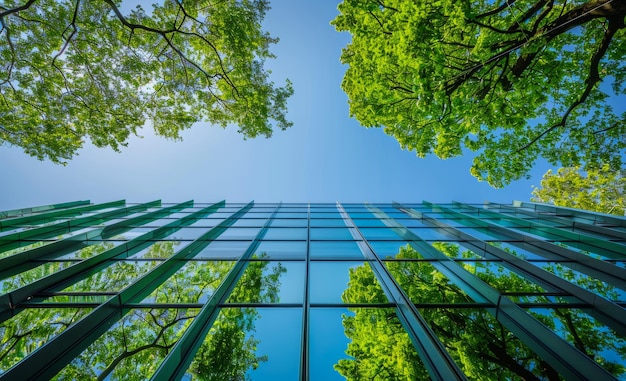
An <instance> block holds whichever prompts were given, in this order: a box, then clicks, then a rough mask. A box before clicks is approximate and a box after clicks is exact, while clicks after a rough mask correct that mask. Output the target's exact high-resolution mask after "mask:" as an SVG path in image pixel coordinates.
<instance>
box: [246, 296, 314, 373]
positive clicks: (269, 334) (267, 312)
mask: <svg viewBox="0 0 626 381" xmlns="http://www.w3.org/2000/svg"><path fill="white" fill-rule="evenodd" d="M256 311H257V312H258V313H259V317H258V319H257V320H256V321H255V326H256V329H255V331H254V332H246V335H248V336H249V335H251V334H253V335H254V337H255V338H256V339H257V340H259V344H258V346H257V355H259V356H261V355H267V361H266V362H262V363H260V364H259V367H258V368H257V369H256V370H250V371H248V373H247V376H249V377H250V379H251V380H253V381H266V380H267V381H270V380H271V381H275V380H297V379H298V373H299V371H300V346H301V343H300V336H301V335H302V310H301V309H300V308H257V309H256ZM312 379H313V378H312ZM320 380H322V379H320Z"/></svg>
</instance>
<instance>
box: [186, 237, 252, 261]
mask: <svg viewBox="0 0 626 381" xmlns="http://www.w3.org/2000/svg"><path fill="white" fill-rule="evenodd" d="M251 244H252V241H213V242H211V243H209V245H208V246H207V247H205V248H204V249H202V250H201V251H200V252H199V253H198V254H196V255H195V256H194V258H195V259H215V258H224V259H226V258H228V259H236V258H239V257H241V256H242V255H243V254H244V253H245V252H246V250H247V249H248V247H250V245H251Z"/></svg>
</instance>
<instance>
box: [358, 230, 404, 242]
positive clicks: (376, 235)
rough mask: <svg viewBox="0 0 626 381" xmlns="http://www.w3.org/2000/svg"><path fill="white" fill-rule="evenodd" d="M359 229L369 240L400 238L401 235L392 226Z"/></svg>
mask: <svg viewBox="0 0 626 381" xmlns="http://www.w3.org/2000/svg"><path fill="white" fill-rule="evenodd" d="M359 231H360V232H361V234H363V237H365V239H367V240H370V239H372V240H377V239H391V240H400V239H401V238H400V236H398V234H396V233H395V232H394V231H393V230H392V229H390V228H360V229H359Z"/></svg>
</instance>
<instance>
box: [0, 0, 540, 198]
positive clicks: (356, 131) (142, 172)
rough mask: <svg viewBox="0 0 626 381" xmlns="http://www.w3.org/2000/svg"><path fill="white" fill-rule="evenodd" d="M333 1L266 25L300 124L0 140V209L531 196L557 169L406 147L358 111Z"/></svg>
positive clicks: (281, 13)
mask: <svg viewBox="0 0 626 381" xmlns="http://www.w3.org/2000/svg"><path fill="white" fill-rule="evenodd" d="M338 3H339V1H333V0H317V1H305V0H272V1H271V5H272V9H271V10H270V11H269V13H268V14H267V17H266V19H265V23H264V25H265V28H266V29H267V30H268V31H269V32H270V33H271V34H272V35H273V36H275V37H279V38H280V42H279V43H278V44H277V45H274V46H273V48H272V51H273V52H274V53H275V54H276V55H277V59H275V60H272V61H268V62H267V67H268V68H270V69H271V70H272V71H273V78H274V81H275V82H276V83H277V84H278V85H282V84H283V83H284V79H285V78H289V79H290V80H291V81H292V82H293V84H294V89H295V94H294V95H293V97H292V98H291V100H290V101H289V114H288V116H289V118H290V120H292V121H293V122H294V126H293V127H292V128H291V129H289V130H287V131H276V132H275V133H274V136H273V137H272V138H271V139H265V138H260V139H253V140H247V141H244V140H243V139H242V138H241V136H240V135H239V134H237V132H236V130H237V129H236V127H231V128H228V129H226V130H223V129H221V128H219V127H215V126H210V125H207V124H198V125H195V126H194V127H193V128H192V129H190V130H187V131H186V132H184V133H183V141H182V142H174V141H168V140H165V139H163V138H159V137H155V136H153V134H152V132H151V131H150V130H149V129H144V130H143V131H142V132H141V134H142V135H143V136H144V137H143V138H141V139H140V138H133V139H131V140H130V143H129V145H128V147H127V148H125V149H124V150H123V152H122V153H116V152H113V151H112V150H110V149H98V148H95V147H92V146H90V145H86V146H85V147H84V148H83V149H82V150H81V151H80V152H79V155H78V156H76V157H75V158H74V159H73V160H72V161H71V162H69V164H68V165H67V166H65V167H63V166H59V165H54V164H51V163H49V162H41V161H38V160H37V159H35V158H32V157H30V156H28V155H26V154H24V153H23V152H22V150H21V149H20V148H17V147H8V146H6V145H4V146H1V147H0V163H1V164H0V178H1V179H2V181H1V186H0V210H4V209H12V208H18V207H26V206H35V205H44V204H49V203H56V202H64V201H70V200H77V199H82V200H84V199H90V200H91V201H92V202H104V201H110V200H114V199H126V200H127V201H129V202H144V201H149V200H154V199H162V200H163V201H165V202H177V201H183V200H189V199H194V200H196V201H203V202H212V201H218V200H222V199H225V200H226V201H230V202H243V201H250V200H255V201H257V202H263V201H271V202H277V201H284V202H334V201H337V200H339V201H341V202H363V201H370V202H386V201H391V200H396V201H401V202H402V201H404V202H419V201H421V200H428V201H432V202H449V201H451V200H455V201H467V202H484V201H487V200H490V201H495V202H507V203H508V202H510V201H511V200H528V199H529V197H530V192H531V190H532V188H531V185H539V182H540V179H541V175H542V174H543V173H544V172H545V171H546V170H547V169H549V168H550V166H548V165H547V164H537V165H536V166H535V169H534V171H533V173H532V176H533V177H532V179H530V180H521V181H517V182H514V183H513V184H511V185H509V186H508V187H506V188H504V189H493V188H491V187H490V186H489V185H487V184H486V183H479V182H478V181H477V180H476V179H475V178H473V177H472V176H471V175H470V174H469V167H470V164H471V160H472V157H471V155H468V156H465V157H462V158H455V159H449V160H445V161H443V160H439V159H437V158H436V157H434V156H433V157H430V158H426V159H420V158H417V157H416V156H415V154H414V153H412V152H407V151H402V150H401V149H400V146H399V145H398V143H397V142H396V141H395V139H393V138H391V137H388V136H386V135H385V134H384V133H383V132H382V130H381V129H365V128H363V127H360V126H359V124H358V122H356V120H354V119H351V118H349V115H348V103H347V97H346V95H345V94H344V93H343V91H342V90H341V88H340V85H341V79H342V77H343V73H344V71H345V67H344V66H342V65H341V63H340V62H339V56H340V54H341V48H342V47H344V46H345V45H346V44H347V43H348V42H349V41H350V35H349V34H347V33H338V32H336V31H335V30H334V28H333V27H331V26H330V25H329V22H330V21H331V20H332V19H333V18H334V17H335V16H336V15H337V9H336V8H337V4H338Z"/></svg>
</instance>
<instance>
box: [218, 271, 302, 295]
mask: <svg viewBox="0 0 626 381" xmlns="http://www.w3.org/2000/svg"><path fill="white" fill-rule="evenodd" d="M303 296H304V262H284V263H281V262H275V261H251V262H248V265H247V266H246V269H245V271H244V273H243V275H242V276H241V278H240V279H239V280H238V282H237V285H236V286H235V289H234V290H233V291H232V293H231V294H230V297H229V298H228V300H227V302H228V303H302V299H303Z"/></svg>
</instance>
